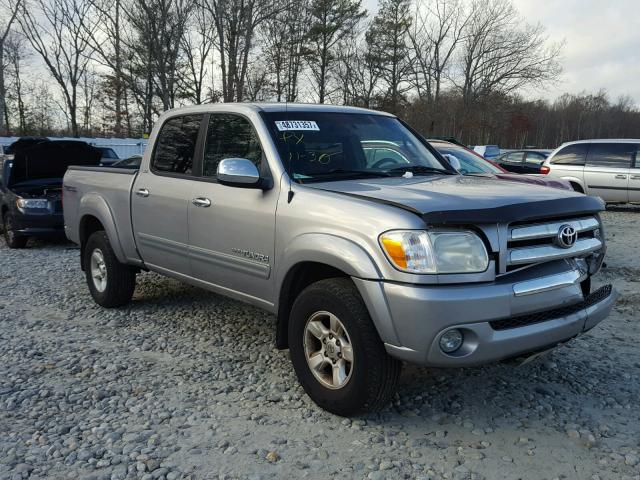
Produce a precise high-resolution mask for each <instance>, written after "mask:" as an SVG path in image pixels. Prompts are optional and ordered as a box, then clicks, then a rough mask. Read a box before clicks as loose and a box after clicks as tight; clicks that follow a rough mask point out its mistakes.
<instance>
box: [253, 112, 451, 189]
mask: <svg viewBox="0 0 640 480" xmlns="http://www.w3.org/2000/svg"><path fill="white" fill-rule="evenodd" d="M263 116H264V118H265V121H266V124H267V126H268V128H269V131H270V133H271V135H272V137H273V140H274V142H275V144H276V146H277V147H278V151H279V153H280V158H282V161H283V162H284V166H285V168H286V169H287V171H288V172H289V173H290V175H291V177H292V178H293V179H294V180H295V181H297V182H300V183H306V182H313V181H327V180H340V179H345V178H366V177H386V176H401V175H407V176H408V175H433V174H445V175H449V174H454V173H455V172H453V170H452V169H451V167H449V166H448V165H445V164H443V163H441V161H440V160H439V159H438V158H436V155H434V154H433V153H432V152H431V150H429V148H428V147H427V146H425V144H424V143H422V142H421V141H420V139H418V138H417V137H416V136H415V135H413V134H412V133H411V131H410V130H409V129H407V128H406V127H405V126H404V125H403V124H402V123H401V122H400V121H399V120H398V119H396V118H393V117H386V116H383V115H375V114H359V113H356V114H354V113H331V112H317V113H316V112H272V113H263ZM407 172H410V173H407Z"/></svg>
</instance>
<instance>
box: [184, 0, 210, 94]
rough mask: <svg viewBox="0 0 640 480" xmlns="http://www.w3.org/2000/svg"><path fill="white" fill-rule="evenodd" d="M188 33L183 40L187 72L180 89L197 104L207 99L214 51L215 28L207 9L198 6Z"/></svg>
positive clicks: (195, 8)
mask: <svg viewBox="0 0 640 480" xmlns="http://www.w3.org/2000/svg"><path fill="white" fill-rule="evenodd" d="M189 27H190V28H188V30H187V32H186V33H185V35H184V37H183V38H182V50H183V52H184V56H185V58H186V72H185V75H184V76H183V77H182V78H180V79H179V80H180V89H181V91H182V94H183V95H184V97H185V98H187V99H188V100H190V101H192V102H193V103H195V104H201V103H202V102H203V101H204V99H205V90H204V88H205V81H206V76H207V74H208V73H209V72H208V70H207V66H208V65H209V62H210V61H211V53H212V50H213V38H214V36H213V35H214V32H213V26H212V25H211V23H210V22H209V18H208V16H207V11H206V9H205V8H204V7H203V6H202V4H196V6H195V7H194V11H193V16H192V19H191V22H190V24H189Z"/></svg>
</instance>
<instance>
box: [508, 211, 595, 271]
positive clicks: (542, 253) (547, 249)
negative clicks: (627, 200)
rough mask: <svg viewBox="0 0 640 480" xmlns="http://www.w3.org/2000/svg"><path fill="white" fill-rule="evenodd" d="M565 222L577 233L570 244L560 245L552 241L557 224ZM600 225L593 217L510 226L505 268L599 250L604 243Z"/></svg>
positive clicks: (511, 268)
mask: <svg viewBox="0 0 640 480" xmlns="http://www.w3.org/2000/svg"><path fill="white" fill-rule="evenodd" d="M564 225H570V226H572V227H573V228H574V229H575V231H576V232H577V234H578V235H577V239H576V241H575V243H574V244H573V245H572V246H571V247H570V248H563V247H561V246H559V245H557V243H556V242H555V239H556V237H557V235H558V231H559V230H560V227H562V226H564ZM599 229H600V223H599V222H598V219H597V218H596V217H586V218H573V219H567V220H553V221H549V222H537V223H531V224H517V225H513V226H509V229H508V239H507V255H506V266H507V271H509V270H513V269H515V268H520V267H522V266H526V265H530V264H535V263H542V262H548V261H551V260H558V259H563V258H576V257H584V256H587V255H589V254H590V253H593V252H595V251H598V250H600V249H601V248H602V246H603V243H602V239H601V236H600V230H599Z"/></svg>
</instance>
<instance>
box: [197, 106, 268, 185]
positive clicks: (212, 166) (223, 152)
mask: <svg viewBox="0 0 640 480" xmlns="http://www.w3.org/2000/svg"><path fill="white" fill-rule="evenodd" d="M226 158H246V159H248V160H251V161H252V162H253V163H254V164H255V165H256V167H258V171H259V170H260V162H261V161H262V147H261V146H260V140H259V139H258V134H257V133H256V131H255V130H254V129H253V126H252V125H251V123H250V122H249V120H247V119H246V118H244V117H241V116H240V115H234V114H231V113H212V114H211V116H210V117H209V126H208V128H207V138H206V144H205V149H204V159H203V164H202V175H203V176H205V177H213V178H215V176H216V174H217V172H218V164H219V163H220V161H221V160H224V159H226Z"/></svg>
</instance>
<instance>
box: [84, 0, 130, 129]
mask: <svg viewBox="0 0 640 480" xmlns="http://www.w3.org/2000/svg"><path fill="white" fill-rule="evenodd" d="M92 7H93V13H92V14H93V15H95V16H96V19H97V20H98V21H97V22H96V25H95V28H96V31H95V32H88V33H89V34H90V35H89V39H90V41H91V46H92V47H93V49H94V50H95V51H96V53H97V57H98V58H97V60H98V61H99V63H100V64H102V65H104V66H106V67H107V68H109V70H111V79H110V86H111V87H112V88H111V92H110V94H111V95H110V97H111V98H112V100H113V115H114V125H113V133H114V134H115V136H116V137H119V136H121V135H122V130H123V126H122V116H123V97H124V89H125V82H124V78H123V69H124V65H123V63H124V44H123V40H122V32H123V30H124V29H125V27H126V25H125V19H124V18H123V17H124V14H123V3H122V0H93V3H92ZM92 27H93V25H89V28H92Z"/></svg>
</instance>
